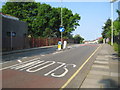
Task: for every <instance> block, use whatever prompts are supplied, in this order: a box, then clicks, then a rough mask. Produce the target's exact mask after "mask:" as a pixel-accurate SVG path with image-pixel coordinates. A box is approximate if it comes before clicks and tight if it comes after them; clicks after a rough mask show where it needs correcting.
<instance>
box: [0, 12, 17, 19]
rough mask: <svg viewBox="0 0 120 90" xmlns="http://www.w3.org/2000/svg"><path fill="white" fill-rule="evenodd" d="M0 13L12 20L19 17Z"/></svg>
mask: <svg viewBox="0 0 120 90" xmlns="http://www.w3.org/2000/svg"><path fill="white" fill-rule="evenodd" d="M0 15H2V16H3V17H5V18H9V19H13V20H19V18H17V17H14V16H11V15H8V14H3V13H0Z"/></svg>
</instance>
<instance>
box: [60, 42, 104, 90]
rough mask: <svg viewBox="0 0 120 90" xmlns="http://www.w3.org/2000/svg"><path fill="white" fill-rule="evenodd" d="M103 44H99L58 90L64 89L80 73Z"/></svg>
mask: <svg viewBox="0 0 120 90" xmlns="http://www.w3.org/2000/svg"><path fill="white" fill-rule="evenodd" d="M102 46H103V44H101V45H100V46H99V47H98V48H97V49H96V50H95V51H94V52H93V53H92V54H91V55H90V57H89V58H88V59H87V60H86V61H85V62H84V63H83V64H82V65H81V66H80V67H79V69H78V70H77V71H76V72H75V73H74V74H73V75H72V76H71V77H70V78H69V79H68V81H67V82H66V83H65V84H64V85H63V86H62V87H61V89H59V90H62V89H63V88H65V87H66V86H67V85H68V84H69V83H70V82H71V81H72V79H73V78H74V77H75V76H76V75H77V74H78V73H79V72H80V70H81V69H82V68H83V66H84V65H85V64H86V63H87V62H88V61H89V60H90V59H91V57H92V56H93V55H94V54H95V53H96V52H97V51H98V49H99V48H100V47H102Z"/></svg>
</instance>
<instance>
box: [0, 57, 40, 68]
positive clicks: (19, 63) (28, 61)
mask: <svg viewBox="0 0 120 90" xmlns="http://www.w3.org/2000/svg"><path fill="white" fill-rule="evenodd" d="M37 59H40V58H35V59H32V60H29V61H25V62H22V63H21V64H24V63H28V62H31V61H34V60H37ZM19 64H20V63H19ZM19 64H15V65H11V66H8V67H4V68H0V70H5V69H8V68H12V67H14V66H17V65H19Z"/></svg>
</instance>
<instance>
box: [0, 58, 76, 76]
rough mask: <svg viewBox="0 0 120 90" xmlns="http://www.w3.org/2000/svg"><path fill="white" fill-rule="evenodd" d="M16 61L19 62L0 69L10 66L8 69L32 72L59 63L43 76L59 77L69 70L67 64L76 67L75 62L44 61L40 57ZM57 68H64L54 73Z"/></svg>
mask: <svg viewBox="0 0 120 90" xmlns="http://www.w3.org/2000/svg"><path fill="white" fill-rule="evenodd" d="M17 61H18V62H20V63H19V64H15V65H12V66H8V67H4V68H2V69H0V70H4V69H8V68H10V69H14V70H19V71H22V70H25V71H26V72H30V73H34V72H38V71H40V70H42V69H45V68H48V67H49V66H52V65H54V64H60V65H59V66H58V67H56V68H55V69H53V70H51V71H49V72H48V73H46V74H44V76H48V75H51V76H52V77H58V78H60V77H63V76H65V75H66V74H67V73H68V71H69V70H68V66H70V65H71V66H72V67H76V65H75V64H66V63H63V62H55V61H44V60H40V58H35V59H32V60H29V61H25V62H22V61H21V60H17ZM58 69H62V70H64V72H63V73H60V74H55V72H56V71H57V70H58Z"/></svg>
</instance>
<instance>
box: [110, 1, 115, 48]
mask: <svg viewBox="0 0 120 90" xmlns="http://www.w3.org/2000/svg"><path fill="white" fill-rule="evenodd" d="M115 1H117V0H110V3H111V45H112V46H113V3H114V2H115Z"/></svg>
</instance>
